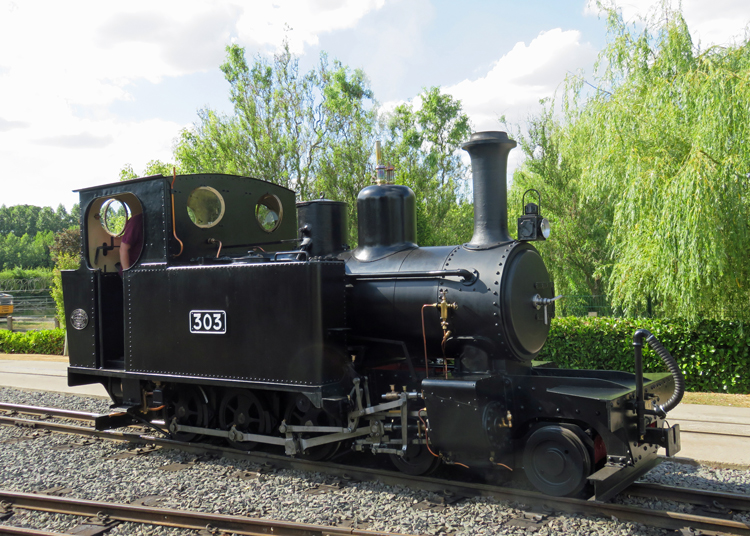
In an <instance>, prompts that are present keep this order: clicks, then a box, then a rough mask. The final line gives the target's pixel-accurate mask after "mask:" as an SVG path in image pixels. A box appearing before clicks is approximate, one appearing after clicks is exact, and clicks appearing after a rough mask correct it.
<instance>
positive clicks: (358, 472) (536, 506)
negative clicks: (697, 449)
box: [0, 404, 750, 536]
mask: <svg viewBox="0 0 750 536" xmlns="http://www.w3.org/2000/svg"><path fill="white" fill-rule="evenodd" d="M0 410H5V411H6V412H14V413H15V414H29V415H46V416H49V417H54V418H62V419H76V420H80V421H84V422H85V421H88V422H93V419H94V417H96V415H95V414H91V413H83V412H70V411H67V410H58V409H56V408H38V407H33V406H19V405H13V404H0ZM0 424H4V425H15V426H22V427H28V428H34V429H45V430H51V431H55V432H62V433H69V434H75V435H84V436H89V437H99V438H102V439H109V440H114V441H127V442H131V443H134V444H150V445H154V446H156V447H162V448H174V449H180V450H183V451H186V452H189V453H191V454H198V455H205V454H213V455H216V456H224V457H228V458H233V459H243V460H248V461H251V462H254V463H259V464H267V465H272V466H274V467H277V468H280V469H293V470H299V471H306V472H318V473H323V474H328V475H331V476H336V477H341V478H343V479H345V480H350V481H352V480H353V481H379V482H382V483H384V484H389V485H401V486H407V487H410V488H412V489H422V490H427V491H431V492H434V493H437V494H445V495H447V496H450V497H453V500H455V498H457V497H473V496H486V497H494V498H495V499H497V500H500V501H508V502H512V503H517V504H521V505H523V506H524V508H525V509H528V510H530V511H531V514H530V515H529V516H528V517H527V519H526V521H525V522H526V523H527V525H528V526H533V525H534V524H535V523H536V524H539V525H542V524H543V523H544V522H545V520H546V519H547V518H549V517H550V516H553V515H557V513H566V514H581V515H585V516H603V517H606V518H612V517H614V518H617V519H618V520H621V521H629V522H633V523H641V524H644V525H648V526H653V527H659V528H665V529H672V530H681V529H683V528H686V527H689V528H692V529H700V530H703V531H716V532H723V533H731V534H743V535H748V536H750V524H747V523H744V522H741V521H735V520H733V519H731V518H730V519H727V517H731V514H732V513H733V512H734V511H738V510H741V511H750V495H743V494H736V493H725V492H715V491H704V490H693V489H687V488H678V487H672V486H663V485H656V484H643V483H635V484H632V485H631V486H630V487H629V488H627V489H626V490H624V491H623V492H622V494H625V495H631V496H634V497H648V498H658V499H661V500H665V501H673V502H678V503H689V504H693V505H698V506H699V508H697V509H696V510H695V512H697V513H690V514H688V513H684V512H678V511H665V510H654V509H651V508H645V507H638V506H631V505H623V504H614V503H608V502H607V503H604V502H597V501H587V500H582V499H574V498H565V497H563V498H556V497H549V496H546V495H541V494H539V493H536V492H532V491H527V490H523V489H516V488H507V487H499V486H493V485H488V484H479V483H473V482H462V481H458V480H444V479H438V478H430V477H409V476H406V475H404V474H402V473H399V472H396V471H386V470H382V469H377V468H366V467H360V466H353V465H343V464H336V463H325V462H312V461H307V460H300V459H296V458H290V457H287V456H278V455H274V454H268V453H264V452H244V451H239V450H236V449H232V448H228V447H221V446H213V445H204V444H190V443H183V442H179V441H175V440H172V439H166V438H159V437H154V436H147V435H143V434H139V433H135V432H134V433H129V432H121V431H97V430H94V428H93V427H90V426H78V425H70V424H65V423H58V422H51V421H50V420H35V419H25V418H22V417H18V416H17V415H8V414H6V415H1V416H0Z"/></svg>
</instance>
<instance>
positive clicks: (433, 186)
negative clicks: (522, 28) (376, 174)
mask: <svg viewBox="0 0 750 536" xmlns="http://www.w3.org/2000/svg"><path fill="white" fill-rule="evenodd" d="M418 100H419V101H421V106H418V107H415V106H414V104H412V103H405V104H401V105H399V106H397V107H396V108H395V109H394V110H393V112H392V113H390V114H387V115H386V116H385V117H384V121H383V126H382V129H383V134H384V137H385V144H384V147H383V158H384V159H385V162H387V163H388V164H390V165H393V166H394V167H395V175H396V182H397V183H399V184H405V185H406V186H409V187H410V188H411V189H412V190H414V192H415V194H416V195H417V235H418V237H417V238H418V242H419V244H420V245H422V246H433V245H442V244H455V243H461V242H465V241H468V240H469V239H470V238H471V233H470V232H469V233H468V235H465V232H466V229H463V232H461V231H460V230H459V229H456V228H455V227H453V228H448V227H447V226H445V225H444V221H445V219H446V217H448V215H449V213H451V212H455V213H456V214H461V215H465V214H466V213H467V207H466V206H463V205H462V203H467V202H468V201H467V199H468V188H467V183H466V178H467V176H468V168H467V166H466V165H465V164H464V162H463V160H462V159H461V154H460V152H461V150H460V148H461V143H463V142H465V141H467V140H468V139H469V136H470V134H471V124H470V122H469V118H468V116H467V115H466V114H464V113H463V111H462V109H461V102H460V101H457V100H455V99H454V98H453V97H451V96H450V95H448V94H445V93H442V92H441V91H440V88H438V87H432V88H429V89H425V90H424V91H423V92H422V93H421V94H420V95H419V97H418ZM415 108H416V109H415ZM472 214H473V211H472ZM472 218H473V216H472ZM449 219H455V218H449ZM456 231H459V232H458V233H457V232H456Z"/></svg>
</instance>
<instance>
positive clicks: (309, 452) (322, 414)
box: [284, 395, 341, 461]
mask: <svg viewBox="0 0 750 536" xmlns="http://www.w3.org/2000/svg"><path fill="white" fill-rule="evenodd" d="M284 420H285V421H286V423H287V424H290V425H298V426H337V427H340V426H341V421H340V420H339V419H337V418H336V417H335V416H333V415H331V414H330V413H328V412H327V411H324V410H323V409H322V408H316V407H315V406H314V405H313V404H312V402H310V399H309V398H307V397H306V396H304V395H297V396H296V397H295V398H294V400H293V401H292V403H291V404H289V406H288V407H287V409H286V412H285V413H284ZM319 435H325V434H324V433H323V434H316V433H313V432H302V433H299V434H298V436H299V437H300V438H301V439H309V438H312V437H316V436H319ZM340 445H341V442H338V441H337V442H334V443H325V444H323V445H318V446H315V447H310V448H308V449H306V450H305V451H304V452H302V454H301V455H300V457H302V458H304V459H306V460H311V461H320V460H327V459H328V458H330V457H331V456H333V455H334V454H336V451H337V450H338V449H339V446H340Z"/></svg>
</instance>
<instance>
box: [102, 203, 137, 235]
mask: <svg viewBox="0 0 750 536" xmlns="http://www.w3.org/2000/svg"><path fill="white" fill-rule="evenodd" d="M99 214H100V215H101V216H100V218H101V223H102V227H103V228H104V230H105V231H107V234H109V235H111V236H121V235H122V233H123V232H124V231H125V224H126V223H127V222H128V220H129V219H130V216H131V211H130V207H129V206H128V205H127V204H126V203H123V202H122V201H120V200H119V199H107V200H106V201H105V202H104V203H103V204H102V208H101V210H100V211H99Z"/></svg>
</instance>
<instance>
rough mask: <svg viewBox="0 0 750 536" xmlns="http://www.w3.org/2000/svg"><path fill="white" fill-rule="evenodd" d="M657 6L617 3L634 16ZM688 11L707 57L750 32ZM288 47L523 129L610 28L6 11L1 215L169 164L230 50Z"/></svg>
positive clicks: (591, 14) (321, 2)
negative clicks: (435, 92)
mask: <svg viewBox="0 0 750 536" xmlns="http://www.w3.org/2000/svg"><path fill="white" fill-rule="evenodd" d="M657 4H658V2H657V1H656V0H629V1H628V0H624V1H619V2H618V4H617V5H618V7H619V8H620V9H621V10H622V13H623V16H624V18H625V20H628V21H632V20H635V18H636V17H637V16H638V15H645V14H647V13H649V11H650V10H651V11H652V10H653V9H654V8H655V6H656V5H657ZM682 9H683V14H684V16H685V19H686V21H687V24H688V27H689V28H690V30H691V33H692V35H693V40H694V42H695V43H696V44H698V45H699V46H700V47H701V49H705V48H707V47H708V46H711V45H714V44H717V45H722V44H731V43H733V42H736V40H737V39H738V38H742V37H743V36H744V35H745V31H746V30H747V27H748V23H750V7H748V4H747V0H712V1H711V2H707V1H706V0H682ZM284 38H286V39H288V41H289V44H290V47H291V49H292V51H293V52H294V53H295V54H296V55H298V56H299V58H300V63H301V66H302V68H303V70H308V69H310V68H311V67H312V66H313V65H314V64H315V63H316V62H317V61H318V58H319V56H320V53H321V51H325V52H326V53H327V54H328V56H329V58H331V59H332V58H336V59H338V60H340V61H341V62H342V63H344V64H345V65H348V66H349V67H351V68H361V69H363V70H364V71H365V73H367V75H368V77H369V78H370V81H371V86H372V89H373V90H374V94H375V98H376V99H377V101H378V102H380V103H381V105H382V107H383V108H385V109H387V108H388V107H389V106H391V107H392V106H393V105H394V104H395V103H399V102H405V101H410V100H412V99H413V98H414V97H415V96H416V95H418V94H419V92H420V91H421V90H422V89H423V88H426V87H432V86H440V87H441V88H442V90H443V91H444V92H447V93H450V94H451V95H453V96H454V97H455V98H457V99H460V100H461V102H462V104H463V109H464V111H465V112H466V113H467V114H468V115H469V117H470V119H471V121H472V124H473V126H474V129H475V130H477V131H481V130H502V129H503V126H502V125H501V124H500V122H499V121H498V118H499V117H500V116H505V118H506V120H507V121H509V122H511V123H513V124H518V125H520V126H521V127H522V126H523V122H524V120H525V119H526V118H527V117H528V116H529V115H530V114H532V113H534V112H535V111H537V110H538V109H539V106H540V105H539V100H540V99H542V98H545V97H551V96H553V95H554V94H555V91H556V90H558V89H559V88H560V86H561V84H562V82H563V81H564V78H565V75H566V73H583V76H585V77H586V78H587V79H589V78H590V76H591V74H592V73H593V65H594V62H595V60H596V57H597V54H598V53H599V51H600V50H601V49H602V48H603V47H604V46H605V44H606V23H605V20H604V19H603V18H601V17H600V16H599V12H598V9H597V8H596V3H595V2H594V0H527V1H525V2H519V1H518V0H514V1H509V0H464V1H463V2H461V3H458V2H455V0H454V1H448V0H268V1H267V0H252V1H249V0H245V1H242V0H205V1H203V0H179V1H177V0H159V1H153V0H149V1H145V0H128V2H102V1H101V0H92V1H84V0H68V1H66V2H60V1H57V0H10V1H9V0H0V205H3V204H4V205H7V206H10V205H16V204H30V205H39V206H52V207H57V205H58V204H60V203H62V204H63V205H65V206H66V207H67V208H68V209H70V208H71V207H72V205H73V203H75V202H77V201H78V194H76V193H74V192H73V190H75V189H77V188H86V187H89V186H95V185H97V184H104V183H108V182H115V181H117V180H118V179H119V172H120V170H121V169H122V168H123V167H124V166H125V165H126V164H130V165H132V167H133V168H134V169H135V170H136V171H141V170H143V169H144V167H145V165H146V163H147V162H148V161H150V160H152V159H159V160H162V161H171V160H172V158H171V155H172V147H173V144H174V141H175V139H176V138H177V136H178V135H179V133H180V131H181V130H182V129H184V128H189V127H190V126H191V125H192V124H193V123H194V122H195V121H197V118H198V116H197V111H198V110H199V109H202V108H212V109H215V110H219V111H222V112H225V113H231V105H230V103H229V100H228V94H229V85H228V83H227V82H226V81H225V80H224V78H223V75H222V73H221V71H220V69H219V66H220V65H221V63H222V62H223V61H224V57H225V47H226V46H227V45H228V44H231V43H237V44H239V45H241V46H243V47H245V49H246V53H247V57H248V59H249V60H251V59H252V57H253V56H255V55H262V56H263V55H265V56H270V55H272V54H273V53H274V51H276V50H278V47H279V46H280V45H281V43H282V41H283V40H284ZM518 153H520V151H518V150H516V151H514V152H512V153H511V162H510V166H511V170H512V168H513V167H514V166H517V165H518V162H519V156H520V155H519V154H518Z"/></svg>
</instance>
